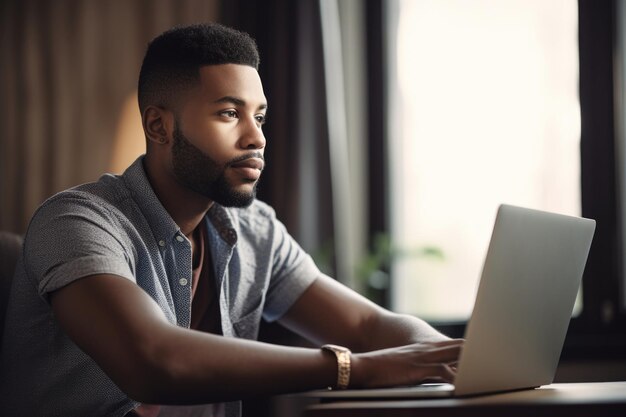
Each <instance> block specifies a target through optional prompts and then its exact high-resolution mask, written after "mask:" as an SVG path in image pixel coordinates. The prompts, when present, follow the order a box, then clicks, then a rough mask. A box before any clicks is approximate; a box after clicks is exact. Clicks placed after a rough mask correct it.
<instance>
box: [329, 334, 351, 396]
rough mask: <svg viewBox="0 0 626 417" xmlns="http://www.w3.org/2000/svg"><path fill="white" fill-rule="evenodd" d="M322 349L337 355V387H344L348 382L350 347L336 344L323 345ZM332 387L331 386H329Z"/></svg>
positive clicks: (346, 386)
mask: <svg viewBox="0 0 626 417" xmlns="http://www.w3.org/2000/svg"><path fill="white" fill-rule="evenodd" d="M322 349H323V350H326V351H329V352H332V353H334V354H335V356H336V357H337V389H346V388H348V385H349V384H350V354H352V352H350V349H348V348H345V347H343V346H337V345H324V346H322ZM329 389H332V387H329Z"/></svg>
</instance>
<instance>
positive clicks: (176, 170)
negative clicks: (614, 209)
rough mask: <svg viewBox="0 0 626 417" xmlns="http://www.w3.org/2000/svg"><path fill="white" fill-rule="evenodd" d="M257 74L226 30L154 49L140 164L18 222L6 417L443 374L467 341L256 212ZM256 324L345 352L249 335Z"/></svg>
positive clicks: (235, 410)
mask: <svg viewBox="0 0 626 417" xmlns="http://www.w3.org/2000/svg"><path fill="white" fill-rule="evenodd" d="M258 63H259V58H258V53H257V49H256V45H255V43H254V41H253V40H252V39H251V38H249V37H248V36H247V35H245V34H243V33H240V32H237V31H234V30H232V29H228V28H225V27H223V26H220V25H196V26H190V27H183V28H175V29H173V30H170V31H168V32H165V33H164V34H162V35H161V36H159V37H157V38H156V39H154V40H153V41H152V42H151V44H150V45H149V47H148V51H147V53H146V56H145V58H144V62H143V66H142V69H141V73H140V77H139V107H140V109H141V115H142V121H143V128H144V131H145V136H146V141H147V151H146V154H145V156H143V157H141V158H139V159H138V160H137V161H136V162H135V163H134V164H133V165H131V166H130V167H129V168H128V169H127V170H126V172H125V173H124V174H123V175H121V176H112V175H105V176H103V177H102V178H101V179H100V180H99V181H98V182H96V183H91V184H85V185H82V186H79V187H76V188H74V189H71V190H67V191H65V192H62V193H59V194H57V195H56V196H54V197H52V198H50V199H49V200H48V201H46V202H45V203H44V204H43V205H42V206H41V207H40V208H39V209H38V211H37V212H36V214H35V215H34V217H33V219H32V221H31V224H30V226H29V229H28V232H27V234H26V238H25V243H24V250H23V258H22V260H21V261H20V263H19V265H18V267H17V271H16V276H15V279H14V283H13V288H12V291H11V294H10V302H9V308H8V312H7V322H6V326H5V334H4V338H3V340H4V345H3V350H2V367H1V371H2V378H1V379H2V382H1V384H2V388H1V389H2V391H1V394H2V398H1V400H2V404H3V408H4V409H5V410H6V415H11V416H20V415H24V416H34V415H37V416H45V415H63V416H87V415H89V416H96V415H107V416H109V415H110V416H125V415H142V416H147V415H150V416H156V415H162V416H163V415H173V414H174V413H175V412H176V407H172V405H202V404H212V405H203V406H200V407H196V408H194V412H195V413H196V414H194V415H199V416H200V415H202V416H208V415H228V416H236V415H238V414H239V413H240V403H239V402H237V400H240V399H243V398H246V397H250V396H259V395H271V394H278V393H287V392H293V391H303V390H310V389H316V388H325V387H328V386H331V387H337V388H345V387H348V386H349V387H383V386H393V385H399V384H410V383H417V382H420V381H423V380H424V379H440V380H444V381H451V380H452V379H453V378H454V364H455V363H456V361H457V358H458V355H459V351H460V348H461V343H462V342H461V341H457V340H449V339H448V338H446V337H445V336H443V335H441V334H439V333H437V332H436V331H435V330H434V329H432V328H431V327H430V326H428V325H427V324H426V323H424V322H423V321H421V320H419V319H416V318H414V317H409V316H401V315H397V314H394V313H391V312H389V311H386V310H383V309H381V308H379V307H378V306H376V305H374V304H372V303H370V302H368V301H367V300H366V299H364V298H362V297H361V296H359V295H357V294H356V293H354V292H353V291H351V290H349V289H347V288H345V287H343V286H342V285H340V284H338V283H337V282H336V281H334V280H332V279H331V278H328V277H326V276H324V275H323V274H321V273H320V271H319V270H318V269H317V268H316V267H315V265H314V263H313V262H312V260H311V258H310V257H309V256H308V255H306V254H305V253H304V252H303V251H302V249H301V248H300V247H299V246H298V245H297V244H296V242H295V241H294V240H293V239H292V238H291V237H290V236H289V235H288V234H287V232H286V230H285V229H284V227H283V226H282V224H281V223H280V222H279V221H278V220H276V217H275V215H274V212H273V211H272V209H271V208H270V207H268V206H267V205H266V204H263V203H262V202H260V201H257V200H255V187H256V184H257V182H258V180H259V177H260V175H261V172H262V170H263V167H264V159H263V151H264V148H265V145H266V141H265V137H264V136H263V131H262V127H263V123H264V121H265V113H266V111H267V102H266V99H265V95H264V93H263V88H262V84H261V80H260V79H259V75H258V72H257V68H258ZM261 318H265V319H266V320H269V321H274V320H278V321H280V323H282V324H284V325H285V326H286V327H288V328H290V329H292V330H294V331H296V332H297V333H299V334H301V335H303V336H305V337H307V338H308V339H310V340H312V341H313V342H315V343H318V344H319V345H320V346H321V345H323V344H326V343H333V344H335V345H340V346H345V347H346V348H342V347H337V346H330V347H329V346H326V347H324V348H323V349H322V348H320V349H305V348H292V347H284V346H275V345H269V344H264V343H260V342H256V341H253V339H255V338H256V336H257V333H258V327H259V323H260V320H261ZM247 339H248V340H247ZM347 348H349V349H351V350H352V351H353V352H354V353H350V352H349V351H348V350H347ZM225 402H228V403H225ZM154 404H156V405H154ZM189 410H190V409H189V408H187V410H186V411H189ZM3 414H5V413H3Z"/></svg>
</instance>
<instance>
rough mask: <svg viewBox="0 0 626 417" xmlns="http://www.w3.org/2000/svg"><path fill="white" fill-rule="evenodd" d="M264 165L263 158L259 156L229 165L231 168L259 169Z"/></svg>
mask: <svg viewBox="0 0 626 417" xmlns="http://www.w3.org/2000/svg"><path fill="white" fill-rule="evenodd" d="M264 166H265V164H264V163H263V160H262V159H260V158H249V159H244V160H243V161H240V162H236V163H234V164H232V165H231V167H233V168H252V169H258V170H259V171H262V170H263V167H264Z"/></svg>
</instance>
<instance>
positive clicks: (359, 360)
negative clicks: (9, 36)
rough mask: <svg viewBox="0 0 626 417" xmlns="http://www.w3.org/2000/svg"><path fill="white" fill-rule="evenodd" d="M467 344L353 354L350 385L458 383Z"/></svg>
mask: <svg viewBox="0 0 626 417" xmlns="http://www.w3.org/2000/svg"><path fill="white" fill-rule="evenodd" d="M463 343H464V340H462V339H452V340H448V341H443V342H434V343H416V344H412V345H407V346H400V347H396V348H389V349H382V350H376V351H372V352H365V353H357V354H353V355H352V359H351V367H352V369H351V376H350V386H349V388H381V387H393V386H401V385H415V384H419V383H422V382H425V381H438V382H439V381H440V382H450V383H451V382H454V377H455V376H456V364H457V362H458V358H459V355H460V353H461V349H462V347H463Z"/></svg>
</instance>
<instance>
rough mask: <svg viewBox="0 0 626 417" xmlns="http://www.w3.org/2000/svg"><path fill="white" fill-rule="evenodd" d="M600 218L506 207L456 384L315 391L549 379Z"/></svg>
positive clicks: (503, 384) (391, 393) (356, 395)
mask: <svg viewBox="0 0 626 417" xmlns="http://www.w3.org/2000/svg"><path fill="white" fill-rule="evenodd" d="M594 231H595V221H594V220H591V219H585V218H580V217H571V216H565V215H560V214H554V213H548V212H543V211H538V210H531V209H527V208H521V207H515V206H510V205H501V206H500V207H499V209H498V213H497V216H496V221H495V225H494V228H493V233H492V236H491V241H490V243H489V249H488V251H487V256H486V258H485V263H484V266H483V271H482V276H481V279H480V284H479V287H478V292H477V295H476V300H475V304H474V310H473V312H472V316H471V318H470V320H469V322H468V325H467V327H466V332H465V345H464V347H463V349H462V352H461V356H460V358H459V363H458V372H457V376H456V379H455V381H454V385H452V384H421V385H416V386H409V387H396V388H382V389H363V390H343V391H339V390H338V391H316V392H315V393H314V394H313V395H314V396H315V397H317V398H323V399H329V400H331V399H333V400H334V399H336V400H339V399H361V400H363V399H393V398H396V399H397V398H423V397H424V398H428V397H431V398H432V397H434V398H436V397H449V396H469V395H478V394H487V393H494V392H503V391H513V390H521V389H532V388H536V387H539V386H541V385H547V384H551V383H552V381H553V379H554V375H555V373H556V368H557V365H558V362H559V357H560V355H561V349H562V348H563V342H564V340H565V334H566V332H567V328H568V326H569V322H570V318H571V314H572V310H573V308H574V302H575V301H576V294H577V292H578V288H579V286H580V282H581V279H582V275H583V271H584V269H585V264H586V262H587V255H588V254H589V248H590V247H591V241H592V238H593V234H594Z"/></svg>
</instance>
